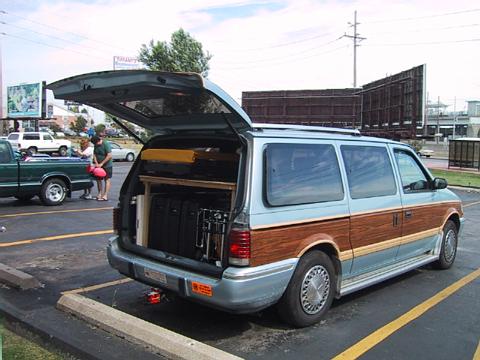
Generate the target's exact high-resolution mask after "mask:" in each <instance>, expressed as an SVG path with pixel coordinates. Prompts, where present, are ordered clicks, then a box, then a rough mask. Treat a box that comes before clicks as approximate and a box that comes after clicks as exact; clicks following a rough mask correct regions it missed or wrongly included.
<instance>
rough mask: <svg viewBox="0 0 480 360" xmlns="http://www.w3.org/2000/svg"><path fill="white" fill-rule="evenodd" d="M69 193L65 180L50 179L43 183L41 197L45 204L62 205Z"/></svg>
mask: <svg viewBox="0 0 480 360" xmlns="http://www.w3.org/2000/svg"><path fill="white" fill-rule="evenodd" d="M66 195H67V187H66V185H65V182H64V181H63V180H60V179H50V180H47V181H45V182H44V183H43V185H42V189H41V190H40V199H41V200H42V203H43V204H44V205H48V206H55V205H60V204H61V203H62V202H63V200H65V197H66Z"/></svg>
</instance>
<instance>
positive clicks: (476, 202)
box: [463, 201, 480, 208]
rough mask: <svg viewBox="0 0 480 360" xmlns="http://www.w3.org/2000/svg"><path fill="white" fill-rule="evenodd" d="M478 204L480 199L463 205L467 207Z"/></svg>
mask: <svg viewBox="0 0 480 360" xmlns="http://www.w3.org/2000/svg"><path fill="white" fill-rule="evenodd" d="M478 204H480V201H475V202H473V203H470V204H467V205H463V207H464V208H466V207H469V206H473V205H478Z"/></svg>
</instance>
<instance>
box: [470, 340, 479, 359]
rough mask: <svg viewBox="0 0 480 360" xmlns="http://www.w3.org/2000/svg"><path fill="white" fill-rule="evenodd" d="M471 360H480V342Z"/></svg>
mask: <svg viewBox="0 0 480 360" xmlns="http://www.w3.org/2000/svg"><path fill="white" fill-rule="evenodd" d="M472 360H480V341H479V342H478V346H477V351H475V354H473V359H472Z"/></svg>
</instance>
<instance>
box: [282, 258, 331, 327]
mask: <svg viewBox="0 0 480 360" xmlns="http://www.w3.org/2000/svg"><path fill="white" fill-rule="evenodd" d="M335 285H336V275H335V268H334V266H333V263H332V260H331V259H330V258H329V257H328V255H326V254H325V253H324V252H321V251H319V250H313V251H310V252H308V253H307V254H305V255H304V256H302V257H301V258H300V261H299V263H298V265H297V268H296V269H295V272H294V273H293V276H292V278H291V279H290V283H289V284H288V287H287V289H286V290H285V293H284V294H283V296H282V298H281V299H280V301H279V302H278V304H277V309H278V313H279V315H280V318H281V319H282V320H283V321H285V322H286V323H288V324H290V325H292V326H294V327H306V326H310V325H313V324H315V323H316V322H318V321H319V320H320V319H321V318H322V317H323V316H324V315H325V313H326V312H327V311H328V309H329V308H330V305H331V304H332V301H333V298H334V296H335Z"/></svg>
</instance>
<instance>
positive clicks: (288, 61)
mask: <svg viewBox="0 0 480 360" xmlns="http://www.w3.org/2000/svg"><path fill="white" fill-rule="evenodd" d="M348 47H349V46H348V45H343V46H340V47H337V48H334V49H331V50H328V51H324V52H321V53H316V54H313V55H310V56H302V57H296V58H294V59H290V60H287V61H278V62H269V63H268V64H265V65H257V66H255V68H262V67H273V66H278V65H283V64H286V63H290V62H292V61H295V60H306V59H311V58H314V57H317V56H320V55H325V54H330V53H333V52H336V51H338V50H342V49H345V48H348ZM295 55H298V54H295ZM252 68H253V66H241V67H231V68H229V67H216V68H215V69H217V70H228V71H230V70H244V69H252Z"/></svg>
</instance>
